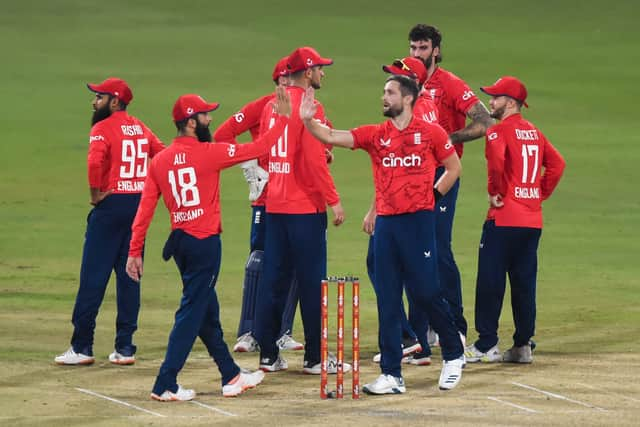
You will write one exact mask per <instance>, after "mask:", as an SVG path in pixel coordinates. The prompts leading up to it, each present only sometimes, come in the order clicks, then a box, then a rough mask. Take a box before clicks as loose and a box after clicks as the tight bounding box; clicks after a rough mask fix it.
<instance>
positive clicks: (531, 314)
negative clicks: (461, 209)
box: [475, 221, 542, 352]
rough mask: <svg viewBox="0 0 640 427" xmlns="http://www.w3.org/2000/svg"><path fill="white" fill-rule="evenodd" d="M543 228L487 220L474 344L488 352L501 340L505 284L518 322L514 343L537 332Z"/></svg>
mask: <svg viewBox="0 0 640 427" xmlns="http://www.w3.org/2000/svg"><path fill="white" fill-rule="evenodd" d="M541 234H542V230H541V229H539V228H526V227H497V226H496V225H495V222H494V221H486V222H485V223H484V226H483V228H482V237H481V239H480V249H479V251H478V277H477V282H476V307H475V325H476V331H477V332H478V340H477V341H476V343H475V346H476V348H477V349H478V350H480V351H482V352H486V351H487V350H489V349H490V348H491V347H493V346H494V345H496V344H497V343H498V321H499V320H500V312H501V311H502V302H503V300H504V292H505V287H506V276H507V275H509V283H510V284H511V311H512V313H513V322H514V324H515V333H514V334H513V343H514V345H515V346H517V347H520V346H523V345H525V344H528V343H529V340H530V339H531V337H533V335H534V333H535V323H536V275H537V270H538V255H537V252H538V243H539V241H540V236H541Z"/></svg>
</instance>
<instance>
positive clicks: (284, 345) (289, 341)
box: [276, 334, 304, 350]
mask: <svg viewBox="0 0 640 427" xmlns="http://www.w3.org/2000/svg"><path fill="white" fill-rule="evenodd" d="M276 344H277V345H278V348H279V349H280V350H304V345H303V344H302V343H299V342H298V341H296V340H294V339H293V337H292V336H291V335H287V334H284V335H283V336H281V337H280V338H279V339H278V341H276Z"/></svg>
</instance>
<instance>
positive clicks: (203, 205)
mask: <svg viewBox="0 0 640 427" xmlns="http://www.w3.org/2000/svg"><path fill="white" fill-rule="evenodd" d="M408 41H409V55H408V56H406V57H404V58H402V59H395V60H389V58H387V59H386V60H384V59H383V60H381V63H383V64H385V65H383V66H382V71H384V72H385V73H387V74H386V75H384V74H383V75H382V76H381V83H383V87H382V89H383V95H382V114H383V116H384V117H385V118H386V120H385V121H384V122H382V123H380V124H375V125H363V126H357V124H353V125H354V126H356V127H353V128H352V129H350V130H338V129H335V128H334V127H333V125H332V123H331V121H330V120H329V118H328V117H327V116H326V115H325V110H324V107H323V105H322V104H321V103H320V102H319V101H318V100H316V98H315V95H316V93H315V92H316V91H318V90H320V89H321V88H322V81H323V77H324V75H325V72H327V71H328V70H327V68H328V67H329V66H331V65H332V64H333V60H332V59H330V58H328V57H324V56H322V55H320V53H318V52H317V51H316V50H315V49H314V48H312V47H306V46H305V47H300V48H297V49H295V50H294V51H293V52H291V53H290V54H289V55H288V56H286V57H283V58H282V59H280V60H279V61H278V62H277V64H276V66H275V69H274V71H273V74H272V79H273V82H274V83H275V92H273V93H271V94H267V95H265V96H263V97H261V98H259V99H256V100H254V101H251V102H249V103H247V104H246V105H245V106H244V107H242V108H241V109H240V110H239V111H238V112H237V113H236V114H234V115H232V116H231V117H229V118H228V119H227V120H226V121H224V122H223V123H222V124H221V125H220V126H219V127H217V129H216V130H215V131H213V132H212V131H211V130H210V129H211V122H212V114H211V113H212V112H213V111H215V110H216V109H217V108H218V106H219V105H218V104H217V103H215V102H208V101H206V100H205V99H203V98H202V97H201V96H199V95H196V94H186V95H183V96H180V97H179V98H178V100H177V101H176V102H175V105H174V107H173V121H174V123H175V126H176V128H177V132H178V135H177V137H176V138H175V139H174V140H173V141H172V143H171V144H169V145H166V146H165V144H164V143H163V142H162V141H160V140H159V138H158V137H157V136H156V135H155V134H154V133H153V132H152V131H151V130H150V129H149V128H148V127H147V126H146V125H145V124H144V123H143V122H142V121H140V120H139V119H137V118H136V117H133V116H131V115H129V114H128V112H127V106H128V105H129V103H130V102H131V101H132V99H133V93H132V91H131V89H130V88H129V86H128V84H127V83H126V82H125V81H123V80H121V79H118V78H113V77H111V78H108V79H106V80H105V81H103V82H102V83H100V84H88V88H89V90H90V91H92V92H94V93H95V98H94V100H93V109H94V113H93V118H92V128H91V133H90V137H89V142H90V145H89V153H88V180H89V187H90V194H91V204H92V205H93V209H92V210H91V212H90V214H89V216H88V218H87V230H86V235H85V242H84V248H83V255H82V266H81V272H80V286H79V290H78V293H77V297H76V301H75V306H74V309H73V315H72V324H73V335H72V337H71V346H70V347H69V349H68V350H67V351H66V352H65V353H63V354H61V355H59V356H57V357H55V362H56V363H57V364H60V365H88V364H92V363H94V361H95V359H94V356H93V341H94V331H95V326H96V317H97V315H98V311H99V308H100V305H101V303H102V300H103V298H104V294H105V290H106V287H107V283H108V281H109V278H110V276H111V272H112V270H114V271H115V273H116V279H117V280H116V290H117V319H116V337H115V344H114V351H113V353H111V354H110V355H109V361H110V362H111V363H113V364H118V365H133V364H135V361H136V359H135V354H136V350H137V348H136V345H135V344H134V341H133V334H134V333H135V331H136V330H137V326H138V325H137V322H138V314H139V309H140V300H141V297H140V281H141V279H142V276H143V271H144V264H143V256H144V244H145V236H146V234H147V230H148V228H149V225H150V223H151V221H152V218H153V214H154V211H155V208H156V205H157V203H158V200H159V199H160V197H162V199H163V201H164V204H165V206H166V208H167V210H168V211H169V218H170V221H171V233H170V234H169V236H168V238H167V241H166V243H165V245H164V249H163V251H162V256H163V258H164V259H165V260H169V259H170V258H173V259H174V261H175V263H176V265H177V267H178V270H179V272H180V275H181V278H182V283H183V288H182V298H181V300H180V306H179V308H178V310H177V311H176V314H175V322H174V325H173V329H172V330H171V332H170V335H169V339H168V345H167V350H166V354H165V357H164V360H163V362H162V364H161V366H160V370H159V372H158V375H157V377H156V380H155V383H154V384H153V388H152V391H151V398H152V399H154V400H159V401H185V400H192V399H193V398H194V397H195V395H196V393H195V391H194V390H191V389H187V388H183V387H182V386H180V385H179V384H178V378H177V377H178V374H179V373H180V371H181V370H182V368H183V366H184V364H185V362H186V360H187V358H188V356H189V353H190V352H191V349H192V347H193V344H194V342H195V340H196V338H197V337H200V339H201V340H202V342H203V343H204V345H205V346H206V348H207V351H208V352H209V355H210V356H211V357H212V358H213V360H214V361H215V363H216V365H217V367H218V370H219V372H220V375H221V383H222V394H223V396H225V397H232V396H237V395H239V394H241V393H243V392H245V391H246V390H248V389H251V388H254V387H256V386H257V385H258V384H260V383H261V382H263V380H264V378H265V373H267V374H269V375H277V374H273V373H276V372H277V371H281V370H286V369H288V368H289V365H288V362H287V360H286V359H285V358H284V357H283V355H282V352H283V351H286V350H300V351H303V352H304V357H303V366H302V367H301V369H302V371H303V372H304V373H305V374H310V375H320V374H321V372H322V371H323V370H326V372H328V373H329V374H336V373H338V374H339V375H342V372H349V371H350V370H351V369H352V366H351V365H350V364H348V363H346V362H343V361H342V360H341V358H336V357H335V356H334V355H333V354H331V353H329V355H328V358H326V359H325V358H323V357H321V351H322V349H321V347H322V346H321V320H322V316H321V303H322V302H321V282H322V281H323V279H325V278H326V277H327V274H328V273H327V237H326V236H327V234H326V233H327V226H328V221H329V220H331V222H332V223H333V225H335V226H339V225H341V224H342V223H343V222H344V221H345V211H344V209H343V205H342V201H341V198H340V195H339V192H338V189H337V188H336V185H335V183H334V180H333V178H332V176H331V172H330V166H331V167H332V168H340V167H343V166H341V164H340V163H342V162H343V161H344V160H342V159H341V160H340V161H336V162H334V154H333V151H332V149H333V147H334V146H338V147H344V148H350V149H352V150H354V149H362V150H364V151H366V152H367V153H368V154H369V156H370V158H371V165H372V169H373V181H374V182H373V187H374V190H375V195H374V199H373V200H372V202H371V205H370V206H363V207H362V208H363V209H362V211H363V212H364V211H367V209H368V212H367V213H366V215H365V217H364V221H363V224H362V228H363V231H365V232H366V233H367V234H369V236H370V237H369V249H368V253H367V254H366V265H367V272H368V275H369V278H370V281H371V283H372V285H373V289H374V291H375V295H376V300H377V313H378V344H379V354H376V355H375V356H374V358H373V362H375V363H379V366H380V375H379V376H378V377H377V378H372V379H371V380H370V381H368V382H366V383H365V384H364V385H363V387H362V390H363V391H364V392H365V393H367V394H372V395H380V394H398V393H405V392H406V386H405V382H404V380H403V376H402V365H403V364H405V365H414V366H426V365H430V364H431V363H432V359H431V357H432V352H431V349H432V347H433V346H436V345H439V346H440V348H441V358H442V368H441V373H440V377H439V381H438V386H439V388H440V389H441V390H450V389H453V388H455V387H456V386H457V385H458V384H459V383H460V381H461V378H462V373H463V369H464V368H465V366H466V365H467V364H469V363H490V362H511V363H531V362H532V361H533V350H534V349H535V343H534V342H533V341H532V337H533V336H534V333H535V321H536V276H537V250H538V243H539V240H540V237H541V231H542V202H543V201H544V200H546V199H547V198H548V197H550V196H551V194H552V193H553V191H554V189H555V187H556V186H557V184H558V182H559V181H560V178H561V176H562V174H563V171H564V167H565V162H564V160H563V158H562V156H561V155H560V154H559V152H558V151H557V150H556V149H555V148H554V147H553V145H552V144H551V143H550V142H549V141H548V140H547V138H546V137H545V136H544V134H543V133H542V132H541V131H540V130H539V129H538V128H537V127H535V126H534V125H533V124H532V123H530V122H529V121H527V120H525V119H524V118H523V117H522V115H521V109H522V107H528V105H527V101H526V99H527V89H526V88H525V85H524V84H523V83H522V82H521V81H520V80H518V79H517V78H515V77H511V76H503V77H501V78H499V79H498V80H497V81H496V82H495V83H494V84H492V85H487V86H483V87H481V88H480V89H481V90H482V92H484V93H485V94H487V95H488V96H489V97H490V101H489V108H487V107H486V106H485V105H484V104H483V103H482V101H480V99H479V98H478V97H477V96H476V95H475V93H474V91H473V90H472V88H470V87H469V85H467V83H465V81H464V80H462V79H461V78H459V77H457V76H456V75H455V74H453V73H451V72H449V71H447V70H445V69H443V68H441V67H440V65H439V64H440V62H441V60H442V56H441V43H442V34H441V33H440V31H439V30H438V29H437V28H436V27H434V26H430V25H425V24H418V25H416V26H414V27H413V28H411V29H410V31H409V37H408ZM330 70H331V71H332V72H335V73H336V74H338V73H339V65H336V66H333V67H331V68H330ZM381 74H382V72H381ZM495 77H496V76H489V78H490V80H491V81H493V80H494V79H495ZM247 131H248V132H250V134H251V138H252V142H250V143H238V142H237V141H236V138H237V137H238V136H239V135H241V134H243V133H245V132H247ZM483 137H484V139H485V157H486V165H487V193H488V204H489V208H488V213H487V216H486V220H485V222H484V225H483V229H482V235H481V239H480V244H479V252H478V271H477V280H476V288H475V316H474V322H475V331H476V335H477V339H476V340H475V341H474V342H471V340H470V339H469V335H470V334H469V331H468V325H467V321H466V320H465V317H464V314H463V304H462V286H461V280H460V272H459V271H458V267H457V265H456V261H455V258H454V254H453V251H452V247H451V240H452V229H453V222H454V215H455V210H456V201H457V198H458V191H459V185H460V181H459V177H460V174H461V171H462V164H461V160H460V159H461V158H462V154H463V148H464V144H465V143H470V142H472V141H475V140H481V139H482V138H483ZM469 161H471V160H469ZM473 161H479V160H478V159H474V160H473ZM238 164H239V165H240V166H241V168H242V171H243V173H244V176H245V178H246V180H247V182H248V184H249V198H250V200H251V206H252V216H251V235H250V247H249V257H248V260H247V263H246V269H245V279H244V286H243V301H242V307H241V313H240V324H239V327H238V331H237V341H236V344H235V345H234V347H233V349H232V350H233V351H234V352H256V353H259V356H258V357H257V359H258V360H257V362H258V368H259V369H257V370H255V371H250V370H245V369H242V368H240V367H239V366H238V365H237V364H236V362H235V361H234V359H233V357H232V354H231V353H232V352H231V351H230V350H229V348H228V347H227V344H226V343H225V341H224V339H223V328H222V325H221V322H220V306H219V301H218V295H217V291H216V282H217V279H218V275H219V272H220V267H221V256H222V244H221V239H220V234H221V232H222V215H221V209H220V171H221V170H223V169H226V168H229V167H231V166H234V165H238ZM327 210H330V211H331V213H330V215H327ZM234 238H240V236H234ZM362 260H363V262H365V254H363V256H362ZM507 275H508V277H509V283H510V287H511V306H512V313H513V322H514V325H515V332H514V335H513V343H512V345H511V347H510V348H509V349H507V350H505V351H504V352H502V351H501V350H500V349H499V347H498V325H499V319H500V314H501V311H502V304H503V299H504V294H505V289H506V278H507ZM403 294H405V295H406V299H407V301H408V309H407V310H406V311H405V307H404V296H403ZM298 304H299V306H300V316H301V320H302V322H301V323H302V326H303V330H304V341H303V343H300V342H297V341H296V340H295V339H294V338H293V334H292V328H293V323H294V314H295V312H296V308H297V306H298ZM364 329H367V327H366V325H365V326H364ZM371 329H372V330H373V329H374V328H373V327H372V328H371ZM354 363H357V362H355V361H354Z"/></svg>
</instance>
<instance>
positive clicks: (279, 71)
mask: <svg viewBox="0 0 640 427" xmlns="http://www.w3.org/2000/svg"><path fill="white" fill-rule="evenodd" d="M287 61H289V57H288V56H285V57H284V58H280V61H278V63H277V64H276V67H275V68H274V69H273V74H271V78H272V80H273V81H274V82H276V83H277V82H278V78H279V77H280V76H288V75H289V69H288V68H287Z"/></svg>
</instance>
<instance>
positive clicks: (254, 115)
mask: <svg viewBox="0 0 640 427" xmlns="http://www.w3.org/2000/svg"><path fill="white" fill-rule="evenodd" d="M274 98H275V94H274V93H272V94H270V95H265V96H263V97H261V98H258V99H256V100H255V101H251V102H250V103H248V104H247V105H245V106H244V107H242V108H241V109H240V111H238V112H237V113H235V114H234V115H233V116H231V117H229V118H228V119H227V120H225V122H224V123H222V124H221V125H220V126H219V127H218V129H216V131H215V132H214V134H213V139H214V140H215V141H216V142H228V143H233V144H235V143H237V141H236V137H237V136H238V135H241V134H243V133H245V132H246V131H249V132H250V133H251V140H255V139H256V138H258V135H260V119H261V118H262V111H263V110H264V107H265V105H267V104H268V103H269V101H271V100H273V99H274ZM258 165H259V166H260V167H261V168H262V169H264V170H268V168H269V156H266V155H265V156H262V157H260V158H259V159H258ZM268 187H269V182H267V185H266V186H265V187H264V189H263V190H262V194H260V197H258V198H257V199H256V200H255V201H253V203H251V206H264V204H265V201H266V199H267V188H268Z"/></svg>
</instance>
